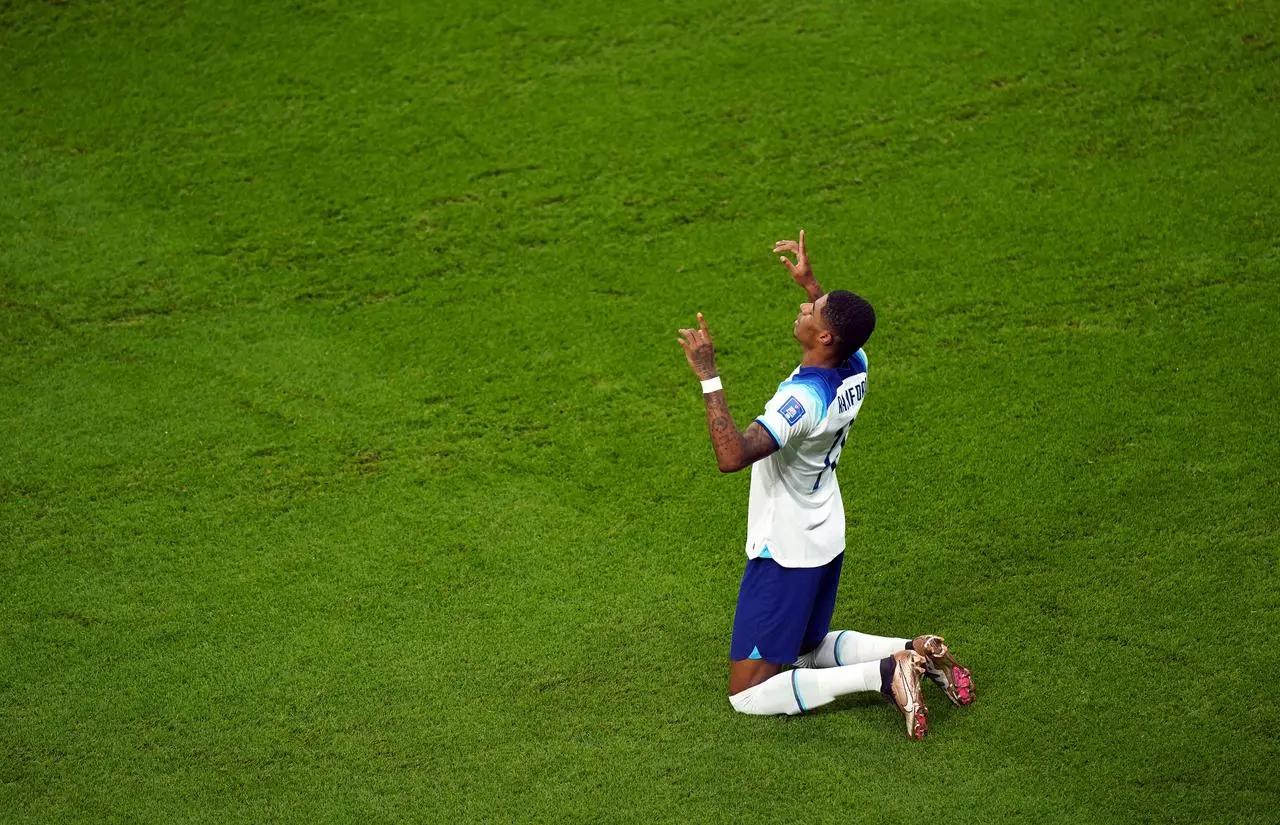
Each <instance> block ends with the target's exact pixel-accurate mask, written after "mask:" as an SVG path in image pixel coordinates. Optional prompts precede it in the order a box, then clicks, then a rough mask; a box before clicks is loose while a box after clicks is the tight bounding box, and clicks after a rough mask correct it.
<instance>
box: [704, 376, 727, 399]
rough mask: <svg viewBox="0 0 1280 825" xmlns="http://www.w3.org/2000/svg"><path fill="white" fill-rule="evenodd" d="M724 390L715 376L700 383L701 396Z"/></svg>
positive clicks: (718, 377) (718, 378)
mask: <svg viewBox="0 0 1280 825" xmlns="http://www.w3.org/2000/svg"><path fill="white" fill-rule="evenodd" d="M722 389H724V385H723V384H721V383H720V376H718V375H716V376H714V377H712V378H708V379H707V380H706V381H703V382H702V394H703V395H708V394H710V393H713V392H719V391H720V390H722Z"/></svg>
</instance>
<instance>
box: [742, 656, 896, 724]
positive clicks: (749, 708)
mask: <svg viewBox="0 0 1280 825" xmlns="http://www.w3.org/2000/svg"><path fill="white" fill-rule="evenodd" d="M903 643H904V644H905V643H906V642H905V640H904V642H903ZM899 650H901V648H899ZM864 691H875V692H877V693H878V692H879V691H880V660H879V659H877V660H875V661H874V662H862V663H861V664H856V665H845V666H844V667H829V668H824V669H822V670H814V669H811V668H796V669H795V670H789V671H786V672H785V673H779V674H778V675H777V676H774V677H773V678H771V679H766V680H765V681H763V682H761V683H760V684H758V685H756V686H755V687H750V688H747V689H746V690H744V691H741V692H740V693H735V694H733V695H732V696H730V697H729V704H731V705H733V709H734V710H736V711H738V712H739V713H749V714H752V715H754V716H772V715H774V714H778V713H785V714H786V715H787V716H795V715H796V714H798V713H804V712H805V711H807V710H813V709H814V708H817V707H822V706H823V705H825V704H827V703H828V702H831V701H834V700H835V698H836V697H837V696H844V695H845V694H847V693H861V692H864Z"/></svg>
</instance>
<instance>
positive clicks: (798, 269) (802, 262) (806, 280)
mask: <svg viewBox="0 0 1280 825" xmlns="http://www.w3.org/2000/svg"><path fill="white" fill-rule="evenodd" d="M773 251H774V253H775V254H777V253H780V252H791V253H794V254H795V256H796V262H795V263H792V262H791V260H790V259H789V258H787V256H786V255H779V256H778V260H780V261H782V263H783V265H785V266H786V267H787V271H788V272H790V273H791V279H792V280H793V281H795V282H796V283H797V284H799V285H800V286H801V287H802V288H803V289H804V291H805V294H806V295H808V296H809V300H810V301H816V300H818V299H819V298H821V297H822V296H823V295H824V294H825V293H824V292H823V289H822V285H821V284H819V283H818V282H817V280H816V279H814V277H813V267H811V266H810V265H809V256H808V255H807V254H805V251H804V230H803V229H801V230H800V240H798V241H778V242H777V243H775V244H774V245H773Z"/></svg>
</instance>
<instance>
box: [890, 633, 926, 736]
mask: <svg viewBox="0 0 1280 825" xmlns="http://www.w3.org/2000/svg"><path fill="white" fill-rule="evenodd" d="M881 668H882V670H881V674H882V676H881V678H882V679H883V680H884V682H885V684H886V685H887V687H885V688H881V693H883V694H884V695H885V698H886V699H888V700H889V701H890V702H893V704H894V706H896V707H897V708H898V710H900V711H902V715H903V717H904V718H905V719H906V720H907V738H908V739H923V738H924V737H925V734H926V733H928V732H929V708H927V707H925V704H924V698H923V697H922V696H921V695H920V676H921V675H922V674H923V673H924V672H925V657H924V656H922V655H920V654H919V653H916V652H915V651H913V650H899V651H898V652H897V653H895V654H893V655H892V656H890V657H889V658H888V659H885V660H883V662H882V664H881ZM890 670H892V675H890V673H889V671H890Z"/></svg>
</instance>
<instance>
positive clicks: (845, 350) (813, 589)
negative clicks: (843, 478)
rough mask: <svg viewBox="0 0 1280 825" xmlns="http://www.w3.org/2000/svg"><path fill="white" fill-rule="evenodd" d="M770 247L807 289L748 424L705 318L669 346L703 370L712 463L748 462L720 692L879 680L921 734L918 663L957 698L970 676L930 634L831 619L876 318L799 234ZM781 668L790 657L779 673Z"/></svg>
mask: <svg viewBox="0 0 1280 825" xmlns="http://www.w3.org/2000/svg"><path fill="white" fill-rule="evenodd" d="M773 251H774V253H791V254H794V255H795V261H794V262H792V261H791V259H789V258H788V257H787V256H786V255H785V254H781V255H779V257H780V259H781V260H782V262H783V264H785V265H786V267H787V269H788V271H790V273H791V277H792V279H793V280H794V281H795V282H796V283H797V284H799V285H800V286H801V287H802V288H803V289H804V291H805V293H806V294H807V296H808V298H809V300H808V301H807V302H806V303H804V304H801V305H800V313H799V315H797V316H796V320H795V324H794V325H793V330H794V334H795V338H796V341H798V342H799V344H800V348H801V350H802V355H801V358H800V366H799V367H797V368H796V369H795V371H793V372H792V373H791V375H790V376H788V377H787V380H785V381H783V382H782V383H781V384H780V385H779V386H778V391H777V393H775V394H774V396H773V398H772V399H770V401H769V402H768V403H767V404H765V408H764V413H763V414H761V415H760V416H759V417H757V418H756V419H755V420H754V421H753V422H752V423H751V424H750V425H749V426H748V427H747V429H746V430H745V431H741V430H739V429H738V427H737V425H736V424H734V421H733V417H732V416H731V415H730V413H729V406H728V403H727V402H726V401H725V396H724V390H723V389H722V387H721V381H720V374H719V371H718V370H717V368H716V361H715V350H714V348H713V346H712V341H711V333H710V331H709V330H708V328H707V322H706V320H705V319H704V318H703V317H702V313H698V327H697V328H696V329H682V330H680V338H679V339H678V340H679V342H680V346H681V347H683V348H684V354H685V358H686V359H687V360H688V362H689V366H690V368H691V369H692V370H693V373H694V375H696V376H697V377H698V379H699V380H700V381H701V382H702V392H703V399H704V400H705V402H706V408H707V429H708V430H709V431H710V434H711V445H712V447H713V448H714V449H715V454H716V462H717V464H718V465H719V467H720V471H721V472H724V473H733V472H737V471H738V470H741V469H743V468H744V467H751V496H750V501H749V504H748V509H747V545H746V550H747V566H746V572H745V573H744V574H743V577H742V585H741V588H740V589H739V592H738V606H737V610H736V612H735V614H734V620H733V639H732V642H731V643H730V648H729V658H730V659H731V660H732V661H731V665H730V668H729V702H730V704H732V705H733V707H734V709H735V710H737V711H739V712H741V713H749V714H757V715H772V714H788V715H794V714H798V713H804V712H805V711H808V710H812V709H813V708H816V707H819V706H820V705H825V704H827V703H828V702H831V701H833V700H834V699H835V698H836V697H838V696H844V695H845V694H849V693H855V692H859V691H880V692H881V693H882V694H884V696H885V697H886V698H888V699H889V701H891V702H892V703H893V704H894V705H895V706H896V707H897V708H898V710H899V711H901V712H902V714H903V716H904V717H905V719H906V724H907V736H909V737H911V738H912V739H923V738H924V736H925V733H926V732H927V731H928V708H927V707H926V706H925V703H924V701H923V699H922V698H921V695H920V677H921V675H927V676H929V678H930V679H931V680H932V681H934V682H935V683H936V684H937V685H938V686H939V687H941V688H942V690H943V692H944V693H945V694H946V695H947V698H948V699H950V700H951V702H952V703H953V704H956V705H967V704H969V703H970V702H972V701H973V697H974V688H973V680H972V676H971V675H970V672H969V670H968V669H967V668H964V667H962V666H961V665H960V664H959V663H958V662H956V660H955V658H954V657H953V656H952V655H951V652H950V651H949V650H948V649H947V646H946V644H945V643H944V642H943V640H942V638H941V637H940V636H933V635H926V636H917V637H915V638H914V639H907V638H897V637H886V636H873V635H870V634H866V633H859V632H857V631H854V630H839V631H832V630H831V629H830V625H831V615H832V612H833V610H834V608H835V600H836V589H837V585H838V584H839V582H840V567H841V564H842V563H843V561H844V549H845V521H844V504H843V502H842V500H841V498H840V485H839V483H838V481H837V479H836V469H837V466H838V465H839V462H840V455H841V452H842V450H843V449H844V446H845V442H846V441H847V440H848V438H849V428H850V427H851V426H852V425H853V422H854V419H855V418H856V417H857V415H858V411H859V410H860V409H861V408H862V403H863V401H864V400H865V399H866V394H867V356H866V353H865V352H863V350H862V346H863V345H864V344H865V343H866V342H867V339H868V338H870V337H871V333H872V331H873V330H874V329H875V325H876V316H875V311H874V310H873V309H872V308H871V305H870V304H869V303H867V302H866V300H864V299H863V298H861V297H859V296H857V295H855V294H853V293H852V292H845V291H842V290H836V291H835V292H831V293H826V292H824V291H823V289H822V287H821V286H820V285H819V284H818V282H817V280H815V279H814V276H813V270H812V268H811V266H810V264H809V258H808V255H807V254H806V252H805V245H804V230H801V231H800V238H799V240H798V241H791V240H784V241H778V242H777V243H776V244H775V245H774V249H773ZM785 666H793V667H792V669H791V670H790V671H787V672H783V671H782V668H783V667H785Z"/></svg>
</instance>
